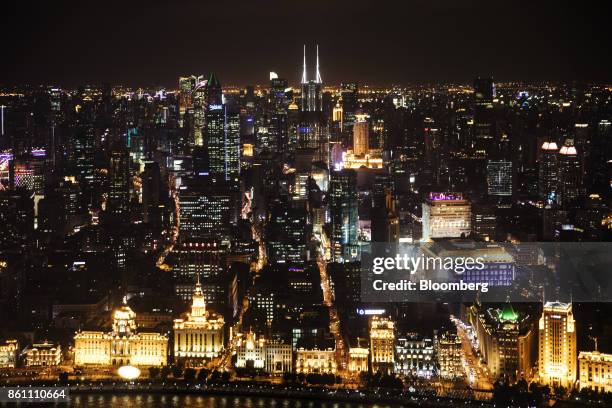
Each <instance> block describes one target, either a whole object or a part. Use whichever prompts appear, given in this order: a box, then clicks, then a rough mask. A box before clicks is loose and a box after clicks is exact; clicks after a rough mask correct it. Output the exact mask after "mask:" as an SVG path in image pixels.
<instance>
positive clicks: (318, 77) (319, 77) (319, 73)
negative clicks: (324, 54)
mask: <svg viewBox="0 0 612 408" xmlns="http://www.w3.org/2000/svg"><path fill="white" fill-rule="evenodd" d="M317 83H318V84H322V83H323V80H322V79H321V72H319V44H317Z"/></svg>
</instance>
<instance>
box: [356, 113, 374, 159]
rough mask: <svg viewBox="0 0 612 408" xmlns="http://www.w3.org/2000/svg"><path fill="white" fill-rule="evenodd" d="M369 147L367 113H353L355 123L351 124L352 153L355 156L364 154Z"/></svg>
mask: <svg viewBox="0 0 612 408" xmlns="http://www.w3.org/2000/svg"><path fill="white" fill-rule="evenodd" d="M369 149H370V124H369V123H368V115H365V114H357V115H355V123H354V125H353V154H354V155H355V156H364V155H366V154H367V153H368V151H369Z"/></svg>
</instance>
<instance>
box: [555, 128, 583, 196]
mask: <svg viewBox="0 0 612 408" xmlns="http://www.w3.org/2000/svg"><path fill="white" fill-rule="evenodd" d="M581 187H582V166H581V164H580V159H579V156H578V152H577V151H576V147H574V140H573V139H566V140H565V144H564V145H563V146H561V150H559V195H560V197H561V202H562V203H563V205H574V204H576V201H577V200H578V197H579V196H580V189H581Z"/></svg>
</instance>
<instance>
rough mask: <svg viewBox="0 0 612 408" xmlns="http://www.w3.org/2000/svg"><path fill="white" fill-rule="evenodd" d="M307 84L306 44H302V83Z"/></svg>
mask: <svg viewBox="0 0 612 408" xmlns="http://www.w3.org/2000/svg"><path fill="white" fill-rule="evenodd" d="M306 82H308V80H307V78H306V44H304V66H303V67H302V83H303V84H305V83H306Z"/></svg>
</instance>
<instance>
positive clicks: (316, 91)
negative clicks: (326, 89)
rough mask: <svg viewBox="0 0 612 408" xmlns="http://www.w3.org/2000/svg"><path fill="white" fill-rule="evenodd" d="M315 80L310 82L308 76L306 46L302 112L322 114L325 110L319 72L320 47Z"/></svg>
mask: <svg viewBox="0 0 612 408" xmlns="http://www.w3.org/2000/svg"><path fill="white" fill-rule="evenodd" d="M315 78H316V79H315V80H312V79H311V80H308V76H307V74H306V46H305V45H304V63H303V68H302V111H303V112H321V111H322V108H323V94H322V88H323V81H322V80H321V73H320V72H319V46H318V45H317V66H316V74H315Z"/></svg>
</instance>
